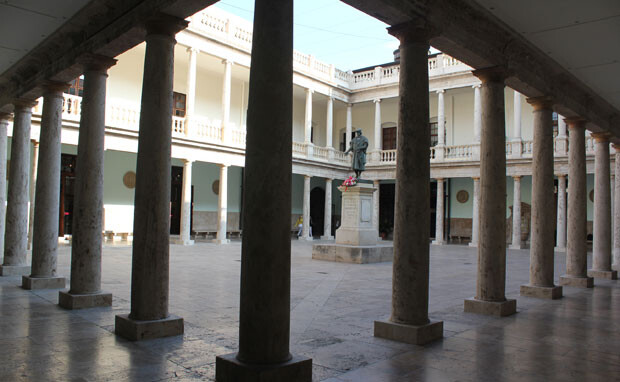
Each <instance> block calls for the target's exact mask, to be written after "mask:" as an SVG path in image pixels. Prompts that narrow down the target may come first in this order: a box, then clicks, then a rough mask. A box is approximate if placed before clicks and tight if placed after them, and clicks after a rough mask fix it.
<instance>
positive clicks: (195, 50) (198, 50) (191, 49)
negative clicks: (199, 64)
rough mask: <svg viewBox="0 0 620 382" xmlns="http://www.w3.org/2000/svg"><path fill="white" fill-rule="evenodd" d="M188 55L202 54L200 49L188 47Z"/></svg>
mask: <svg viewBox="0 0 620 382" xmlns="http://www.w3.org/2000/svg"><path fill="white" fill-rule="evenodd" d="M186 51H187V53H190V54H191V53H193V54H198V53H200V49H198V48H196V47H193V46H188V47H187V49H186Z"/></svg>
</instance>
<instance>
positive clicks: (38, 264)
mask: <svg viewBox="0 0 620 382" xmlns="http://www.w3.org/2000/svg"><path fill="white" fill-rule="evenodd" d="M67 87H68V85H67V84H64V83H57V82H47V83H46V84H45V85H44V89H43V113H42V115H41V138H40V139H41V151H40V153H39V164H38V169H37V185H36V191H35V200H36V202H37V205H36V206H35V210H34V227H33V236H32V270H31V274H30V276H22V288H24V289H55V288H64V287H65V278H64V277H59V276H58V274H57V271H56V262H57V256H58V216H59V213H60V212H59V208H60V193H59V190H60V134H61V131H62V103H63V90H65V89H67Z"/></svg>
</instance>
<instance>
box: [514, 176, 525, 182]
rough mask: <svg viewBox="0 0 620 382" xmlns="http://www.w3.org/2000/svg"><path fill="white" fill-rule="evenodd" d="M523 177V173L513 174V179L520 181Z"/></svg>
mask: <svg viewBox="0 0 620 382" xmlns="http://www.w3.org/2000/svg"><path fill="white" fill-rule="evenodd" d="M521 178H523V175H513V176H512V179H513V180H516V181H520V180H521Z"/></svg>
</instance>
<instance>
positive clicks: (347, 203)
mask: <svg viewBox="0 0 620 382" xmlns="http://www.w3.org/2000/svg"><path fill="white" fill-rule="evenodd" d="M338 189H339V190H340V192H342V212H341V216H342V225H341V226H340V228H338V229H337V230H336V243H335V244H315V245H313V246H312V258H313V259H315V260H327V261H336V262H342V263H356V264H367V263H378V262H384V261H392V258H393V256H394V247H393V245H392V244H387V243H381V244H378V241H377V238H378V237H379V232H378V229H377V227H374V226H373V224H372V211H373V196H372V195H373V193H374V192H375V191H376V190H377V189H376V188H375V187H374V185H372V184H369V183H358V184H356V185H355V186H352V187H344V186H340V187H338Z"/></svg>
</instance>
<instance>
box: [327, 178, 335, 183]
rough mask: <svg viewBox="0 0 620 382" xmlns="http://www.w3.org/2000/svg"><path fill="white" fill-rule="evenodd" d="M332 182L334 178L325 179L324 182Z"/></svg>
mask: <svg viewBox="0 0 620 382" xmlns="http://www.w3.org/2000/svg"><path fill="white" fill-rule="evenodd" d="M333 180H334V178H325V181H326V182H332V181H333Z"/></svg>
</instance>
